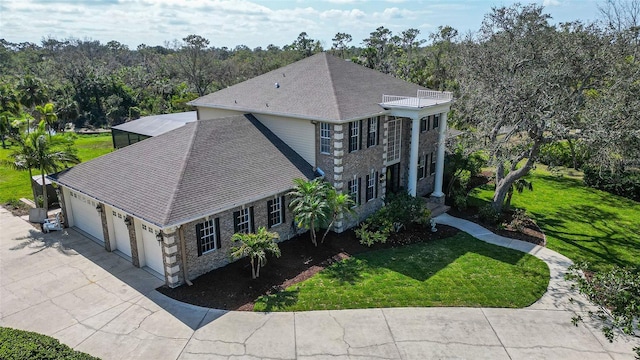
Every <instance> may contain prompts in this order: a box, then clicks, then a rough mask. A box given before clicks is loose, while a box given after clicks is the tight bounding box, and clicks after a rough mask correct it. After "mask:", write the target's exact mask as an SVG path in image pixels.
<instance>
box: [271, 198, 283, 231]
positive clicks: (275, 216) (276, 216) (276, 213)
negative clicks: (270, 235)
mask: <svg viewBox="0 0 640 360" xmlns="http://www.w3.org/2000/svg"><path fill="white" fill-rule="evenodd" d="M284 210H285V207H284V196H281V197H278V198H275V199H273V200H269V201H267V211H268V214H267V219H268V221H269V227H273V226H276V225H279V224H282V223H284V222H285V219H284Z"/></svg>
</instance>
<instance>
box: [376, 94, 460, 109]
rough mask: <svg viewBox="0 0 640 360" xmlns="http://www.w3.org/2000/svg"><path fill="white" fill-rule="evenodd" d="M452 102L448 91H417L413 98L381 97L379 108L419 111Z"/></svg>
mask: <svg viewBox="0 0 640 360" xmlns="http://www.w3.org/2000/svg"><path fill="white" fill-rule="evenodd" d="M451 101H453V93H451V92H449V91H433V90H418V93H417V94H416V96H415V97H412V96H397V95H382V102H381V103H380V106H382V107H384V108H385V109H390V108H412V109H421V108H425V107H429V106H434V105H439V104H444V103H449V102H451Z"/></svg>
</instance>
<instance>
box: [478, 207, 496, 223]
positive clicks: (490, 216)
mask: <svg viewBox="0 0 640 360" xmlns="http://www.w3.org/2000/svg"><path fill="white" fill-rule="evenodd" d="M478 218H480V221H482V222H484V223H487V224H491V225H495V224H497V223H498V222H500V212H499V211H497V210H496V209H494V208H493V207H492V206H491V205H485V206H483V207H481V208H480V209H479V210H478Z"/></svg>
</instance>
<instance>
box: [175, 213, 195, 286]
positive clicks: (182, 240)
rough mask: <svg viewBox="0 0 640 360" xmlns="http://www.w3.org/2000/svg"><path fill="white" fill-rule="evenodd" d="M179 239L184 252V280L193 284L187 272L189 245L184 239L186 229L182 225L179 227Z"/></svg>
mask: <svg viewBox="0 0 640 360" xmlns="http://www.w3.org/2000/svg"><path fill="white" fill-rule="evenodd" d="M178 241H180V252H181V253H182V276H184V282H185V283H187V285H189V286H191V285H193V283H192V282H191V281H189V278H188V277H187V274H188V273H189V272H188V271H187V246H186V244H185V241H184V230H182V225H180V227H179V228H178Z"/></svg>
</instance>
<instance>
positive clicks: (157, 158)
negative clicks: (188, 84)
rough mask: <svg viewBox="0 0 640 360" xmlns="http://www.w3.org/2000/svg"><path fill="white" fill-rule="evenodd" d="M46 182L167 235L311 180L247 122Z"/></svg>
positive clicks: (209, 125) (198, 132)
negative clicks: (164, 229)
mask: <svg viewBox="0 0 640 360" xmlns="http://www.w3.org/2000/svg"><path fill="white" fill-rule="evenodd" d="M50 177H51V178H52V179H54V181H56V182H58V183H60V184H62V185H64V186H67V187H69V188H72V189H75V190H77V191H80V192H82V193H85V194H87V195H89V196H92V197H94V198H96V199H97V200H100V201H103V202H105V203H107V204H109V205H112V206H115V207H117V208H119V209H121V210H123V211H125V212H127V213H130V214H132V215H134V216H137V217H140V218H142V219H144V220H146V221H149V222H151V223H153V224H156V225H158V226H161V227H166V226H175V225H179V224H182V223H185V222H188V221H192V220H195V219H198V218H200V217H204V216H207V215H211V214H215V213H217V212H220V211H224V210H226V209H229V208H232V207H235V206H239V205H242V204H246V203H249V202H251V201H255V200H259V199H262V198H265V197H267V196H271V195H275V194H277V193H281V192H284V191H287V190H289V189H291V188H292V187H293V181H292V180H293V179H295V178H306V179H312V178H313V177H314V172H313V168H312V166H311V165H309V163H307V162H306V161H305V160H304V159H302V157H301V156H300V155H298V154H297V153H295V152H294V151H293V150H292V149H291V148H290V147H288V146H287V145H286V144H285V143H284V142H283V141H282V140H280V139H279V138H278V137H276V136H275V135H274V134H273V133H272V132H271V131H270V130H268V129H267V128H266V127H265V126H264V125H262V124H261V123H260V122H259V121H258V120H257V119H255V117H253V116H252V115H250V114H247V115H239V116H232V117H227V118H221V119H215V120H202V121H196V122H193V123H188V124H186V125H185V126H183V127H180V128H178V129H175V130H173V131H170V132H167V133H165V134H162V135H158V136H156V137H153V138H150V139H147V140H145V141H141V142H139V143H136V144H133V145H130V146H127V147H125V148H122V149H119V150H116V151H114V152H112V153H109V154H106V155H104V156H101V157H99V158H96V159H94V160H91V161H88V162H86V163H82V164H79V165H77V166H75V167H73V168H70V169H67V170H65V171H62V172H60V173H57V174H54V175H51V176H50Z"/></svg>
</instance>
